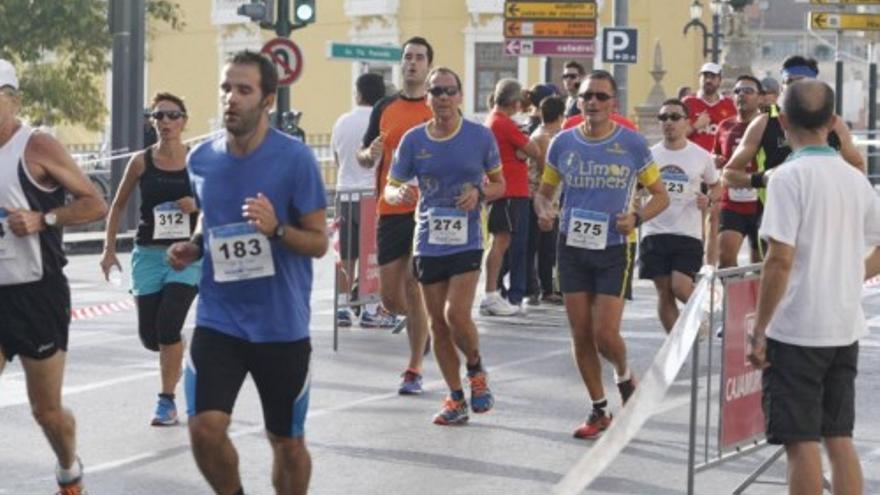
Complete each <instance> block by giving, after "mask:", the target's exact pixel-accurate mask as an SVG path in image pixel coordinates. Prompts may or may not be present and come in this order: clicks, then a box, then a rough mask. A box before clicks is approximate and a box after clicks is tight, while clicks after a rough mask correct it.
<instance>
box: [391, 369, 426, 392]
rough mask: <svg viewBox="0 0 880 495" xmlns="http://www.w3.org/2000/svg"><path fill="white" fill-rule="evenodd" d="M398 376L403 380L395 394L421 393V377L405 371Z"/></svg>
mask: <svg viewBox="0 0 880 495" xmlns="http://www.w3.org/2000/svg"><path fill="white" fill-rule="evenodd" d="M400 376H401V377H403V380H401V381H400V388H399V389H398V390H397V393H399V394H400V395H419V394H421V393H422V375H420V374H418V373H416V372H415V371H413V370H406V371H404V372H403V373H402V374H401V375H400Z"/></svg>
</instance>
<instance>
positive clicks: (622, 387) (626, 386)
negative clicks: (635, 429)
mask: <svg viewBox="0 0 880 495" xmlns="http://www.w3.org/2000/svg"><path fill="white" fill-rule="evenodd" d="M617 390H618V391H619V392H620V399H621V400H622V401H623V405H626V401H628V400H629V398H630V397H632V394H633V393H635V391H636V377H635V376H634V375H633V376H630V378H629V380H626V381H623V382H620V383H618V384H617Z"/></svg>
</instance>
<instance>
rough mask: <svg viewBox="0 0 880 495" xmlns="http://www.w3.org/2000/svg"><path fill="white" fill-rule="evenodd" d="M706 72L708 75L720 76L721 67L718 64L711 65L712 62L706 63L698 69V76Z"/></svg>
mask: <svg viewBox="0 0 880 495" xmlns="http://www.w3.org/2000/svg"><path fill="white" fill-rule="evenodd" d="M704 72H708V73H710V74H716V75H719V76H720V75H721V66H720V65H718V64H713V63H712V62H706V63H705V64H703V66H702V67H700V74H702V73H704Z"/></svg>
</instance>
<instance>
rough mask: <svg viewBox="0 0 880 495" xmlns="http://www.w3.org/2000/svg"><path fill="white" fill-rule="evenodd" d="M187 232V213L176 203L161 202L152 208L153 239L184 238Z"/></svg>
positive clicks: (187, 235) (187, 234)
mask: <svg viewBox="0 0 880 495" xmlns="http://www.w3.org/2000/svg"><path fill="white" fill-rule="evenodd" d="M189 234H190V225H189V215H187V214H186V213H184V212H183V211H181V209H180V207H179V206H177V203H174V202H168V203H162V204H159V205H156V207H155V208H153V239H186V238H187V237H189Z"/></svg>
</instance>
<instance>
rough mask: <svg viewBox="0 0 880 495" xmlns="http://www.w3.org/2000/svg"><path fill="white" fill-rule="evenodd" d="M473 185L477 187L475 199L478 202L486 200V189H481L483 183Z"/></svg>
mask: <svg viewBox="0 0 880 495" xmlns="http://www.w3.org/2000/svg"><path fill="white" fill-rule="evenodd" d="M474 187H476V188H477V201H479V202H480V203H482V202H483V201H486V191H484V190H483V185H482V184H476V185H475V186H474Z"/></svg>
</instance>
